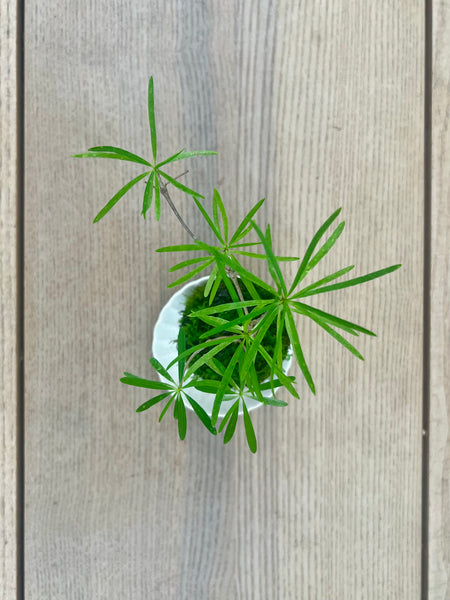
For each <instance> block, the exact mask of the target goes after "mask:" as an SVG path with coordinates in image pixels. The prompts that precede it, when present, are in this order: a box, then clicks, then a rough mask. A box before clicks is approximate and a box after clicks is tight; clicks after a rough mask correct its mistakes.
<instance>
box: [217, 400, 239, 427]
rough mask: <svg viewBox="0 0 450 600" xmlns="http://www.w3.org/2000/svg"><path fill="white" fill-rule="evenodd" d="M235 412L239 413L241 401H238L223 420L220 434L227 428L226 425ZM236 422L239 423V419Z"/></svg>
mask: <svg viewBox="0 0 450 600" xmlns="http://www.w3.org/2000/svg"><path fill="white" fill-rule="evenodd" d="M234 412H237V413H239V400H236V402H235V403H234V404H233V405H232V406H231V407H230V409H229V410H228V411H227V414H226V415H225V416H224V418H223V419H222V423H221V424H220V427H219V433H222V430H223V428H224V427H225V425H226V424H227V421H228V419H229V418H230V417H231V415H232V414H233V413H234ZM236 421H237V419H236ZM235 427H236V425H235Z"/></svg>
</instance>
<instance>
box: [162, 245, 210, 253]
mask: <svg viewBox="0 0 450 600" xmlns="http://www.w3.org/2000/svg"><path fill="white" fill-rule="evenodd" d="M190 250H196V251H198V250H200V247H199V246H198V245H197V244H178V245H175V246H164V247H163V248H158V249H157V250H156V252H186V251H190Z"/></svg>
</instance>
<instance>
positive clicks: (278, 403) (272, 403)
mask: <svg viewBox="0 0 450 600" xmlns="http://www.w3.org/2000/svg"><path fill="white" fill-rule="evenodd" d="M266 404H268V405H269V406H288V403H287V402H284V401H283V400H278V398H266Z"/></svg>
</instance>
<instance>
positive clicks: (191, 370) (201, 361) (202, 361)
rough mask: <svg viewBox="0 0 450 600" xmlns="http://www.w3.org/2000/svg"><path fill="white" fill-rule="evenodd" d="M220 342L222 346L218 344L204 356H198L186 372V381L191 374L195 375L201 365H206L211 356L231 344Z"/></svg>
mask: <svg viewBox="0 0 450 600" xmlns="http://www.w3.org/2000/svg"><path fill="white" fill-rule="evenodd" d="M222 342H223V343H222V344H218V345H217V346H216V347H213V348H211V350H208V352H207V353H206V354H203V355H202V356H200V357H199V358H198V359H197V360H196V361H195V362H194V363H192V365H190V366H189V368H188V370H187V371H186V379H187V378H189V377H190V376H191V375H192V374H193V373H195V372H196V371H197V370H198V369H199V368H200V367H201V366H202V365H204V364H206V363H208V362H209V361H210V360H211V358H212V357H213V356H215V355H216V354H218V353H219V352H220V351H221V350H224V348H226V347H227V346H229V345H230V343H231V342H229V341H228V340H225V341H223V340H222Z"/></svg>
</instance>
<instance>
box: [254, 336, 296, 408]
mask: <svg viewBox="0 0 450 600" xmlns="http://www.w3.org/2000/svg"><path fill="white" fill-rule="evenodd" d="M259 353H260V354H261V356H262V357H263V358H264V359H265V361H266V362H267V364H268V365H269V367H270V368H271V369H272V370H273V372H274V373H275V375H276V376H277V377H278V378H279V379H280V381H281V383H282V385H284V387H285V388H286V389H287V391H288V392H289V393H290V394H292V396H294V398H297V399H298V398H299V395H298V394H297V391H296V389H295V388H294V386H293V385H292V382H293V381H295V378H294V379H293V378H292V377H288V376H287V375H285V374H284V373H283V371H282V370H281V369H280V368H279V367H278V366H277V365H276V364H275V363H274V361H273V359H272V358H271V357H270V356H269V354H268V352H267V351H266V350H265V349H264V347H263V346H261V348H260V350H259Z"/></svg>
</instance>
